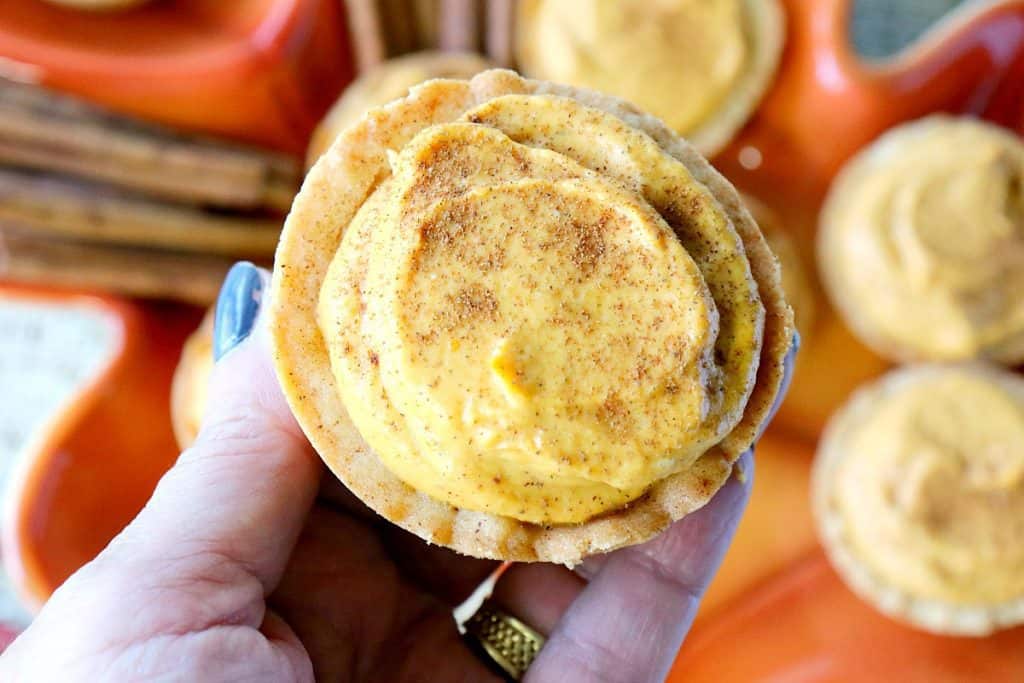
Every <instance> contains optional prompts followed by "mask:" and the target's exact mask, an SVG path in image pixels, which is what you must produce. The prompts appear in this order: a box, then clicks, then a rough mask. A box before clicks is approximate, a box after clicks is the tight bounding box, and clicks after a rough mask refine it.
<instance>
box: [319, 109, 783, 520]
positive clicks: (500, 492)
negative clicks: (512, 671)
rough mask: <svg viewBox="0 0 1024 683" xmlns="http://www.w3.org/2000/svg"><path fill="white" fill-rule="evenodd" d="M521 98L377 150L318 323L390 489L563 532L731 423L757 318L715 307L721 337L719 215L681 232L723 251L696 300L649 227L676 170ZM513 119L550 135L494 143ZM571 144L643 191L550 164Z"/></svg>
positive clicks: (730, 285) (729, 281)
mask: <svg viewBox="0 0 1024 683" xmlns="http://www.w3.org/2000/svg"><path fill="white" fill-rule="evenodd" d="M529 99H530V101H529V102H528V101H527V98H525V97H523V96H514V95H510V96H506V97H503V98H498V99H495V100H492V101H491V102H489V103H487V104H486V105H483V106H482V107H481V108H480V110H479V111H476V110H471V111H470V112H468V113H467V114H466V115H465V116H464V117H463V119H464V120H463V121H461V122H453V123H447V124H440V125H435V126H432V127H429V128H426V129H425V130H423V131H422V132H421V133H419V134H418V135H417V136H416V137H415V138H413V140H412V141H411V142H410V143H409V144H407V145H406V146H405V147H404V148H403V149H402V150H401V151H400V152H397V153H394V154H392V156H391V159H390V164H391V177H390V178H389V179H388V180H387V181H385V182H383V183H381V184H380V185H379V186H378V187H377V189H376V190H375V191H374V193H373V194H372V196H371V197H370V198H369V199H368V200H367V201H366V202H365V203H364V204H363V206H362V207H361V209H360V210H359V211H358V213H357V214H356V216H355V218H354V220H353V221H352V223H351V224H350V225H349V227H348V230H347V231H346V233H345V235H344V238H343V239H342V242H341V246H340V248H339V249H338V251H337V252H336V254H335V256H334V259H333V261H332V263H331V265H330V267H329V269H328V272H327V276H326V278H325V279H324V282H323V285H322V288H321V292H320V298H319V301H318V304H317V321H318V324H319V326H320V328H321V331H322V333H323V336H324V339H325V340H326V343H327V346H328V353H329V356H330V360H331V367H332V371H333V374H334V376H335V379H336V382H337V386H338V388H339V391H340V394H341V398H342V400H343V402H344V404H345V407H346V410H347V411H348V413H349V416H350V417H351V419H352V420H353V423H354V424H355V426H356V427H357V428H358V429H359V431H360V433H361V434H362V435H363V437H364V438H365V439H366V440H367V442H368V443H369V444H370V446H371V447H372V448H373V449H374V450H375V452H376V453H377V454H378V456H379V457H380V458H381V459H382V460H383V462H384V463H385V465H386V466H387V467H388V468H389V469H391V470H392V471H393V472H394V473H395V474H396V475H397V476H398V477H399V478H401V479H402V480H403V481H405V482H406V483H408V484H409V485H410V486H412V487H414V488H415V489H417V490H420V491H423V492H425V493H428V494H429V495H431V496H433V497H435V498H438V499H440V500H444V501H446V502H448V503H450V504H452V505H454V506H459V507H465V508H469V509H474V510H480V511H484V512H489V513H492V514H497V515H503V516H508V517H513V518H515V519H520V520H524V521H529V522H537V523H572V522H581V521H584V520H587V519H589V518H591V517H593V516H595V515H597V514H600V513H602V512H605V511H608V510H613V509H616V508H619V507H621V506H622V505H624V504H625V503H627V502H629V501H631V500H633V499H635V498H637V497H639V496H640V495H642V494H643V492H644V491H645V490H646V489H647V488H649V487H650V485H651V484H652V483H654V482H655V481H658V480H660V479H663V478H664V477H666V476H669V475H671V474H673V473H675V472H678V471H680V470H682V469H685V468H686V467H687V466H689V465H690V464H692V463H693V462H694V461H695V460H696V459H697V458H698V457H699V456H701V455H702V454H703V453H704V452H706V451H707V450H708V449H709V448H711V447H712V446H713V445H715V444H716V443H717V442H719V441H721V440H722V438H723V436H725V434H726V433H728V432H729V431H731V430H732V429H733V427H735V425H736V423H737V422H738V421H739V418H740V417H741V414H742V405H743V403H744V402H745V400H746V398H747V397H748V396H749V392H750V390H751V388H752V385H753V380H754V372H755V371H756V367H757V354H756V351H757V343H756V342H757V327H758V325H759V324H760V322H761V319H762V318H763V308H762V307H761V306H760V304H758V303H756V302H748V304H747V305H746V306H744V305H742V304H741V305H739V306H737V308H738V309H739V310H732V307H727V310H726V314H725V316H724V317H725V323H726V325H725V329H724V330H720V324H719V322H720V321H719V308H718V305H717V304H716V299H715V298H714V297H713V291H712V290H713V288H714V289H716V290H718V292H719V294H721V293H723V292H728V293H730V294H731V293H732V292H733V291H735V288H742V287H744V285H746V288H747V289H748V290H749V288H750V284H752V283H751V282H750V275H749V268H748V267H747V266H746V265H745V264H744V262H743V259H742V257H743V252H742V248H740V247H739V241H738V237H737V235H736V234H735V231H734V230H733V229H732V226H731V225H730V224H729V222H728V220H727V219H726V218H725V217H724V215H723V214H722V213H721V211H720V210H719V211H711V212H709V213H708V214H707V215H706V216H698V217H697V220H696V221H695V224H698V225H699V227H698V228H697V229H695V230H694V231H693V233H692V234H693V238H692V239H693V241H694V242H695V243H700V242H701V238H702V237H703V236H707V237H708V238H709V239H710V238H712V237H713V238H714V240H715V242H714V243H722V242H723V241H724V242H725V243H726V244H730V245H731V246H732V247H733V251H732V253H731V254H730V253H729V250H728V249H726V250H724V253H719V252H717V251H716V250H712V249H708V248H701V247H700V245H698V248H696V249H695V250H694V251H695V253H696V254H697V255H698V257H699V259H700V261H702V262H703V265H705V267H709V266H710V268H708V270H709V272H710V273H712V274H717V275H719V276H720V277H718V278H717V279H716V280H715V281H714V282H713V283H710V284H709V282H708V281H706V280H705V276H706V273H703V272H702V270H701V267H700V264H699V263H698V261H697V260H695V258H694V256H693V254H691V253H690V252H688V251H687V249H685V248H684V245H683V242H682V241H681V240H680V239H678V238H677V237H676V235H675V233H674V232H673V230H672V228H671V227H670V226H669V225H668V223H666V221H665V219H664V218H663V216H662V215H661V214H660V213H659V212H658V210H656V208H655V206H657V205H658V204H659V203H660V202H659V201H658V200H662V201H665V199H666V196H667V193H666V190H674V189H678V187H679V186H687V185H694V186H695V184H694V183H693V180H692V178H690V177H689V173H688V172H687V171H686V169H685V167H684V166H683V165H682V164H681V163H679V162H677V161H675V160H673V159H671V158H670V157H668V156H667V155H665V154H664V153H662V152H661V151H660V150H659V149H658V148H657V147H656V146H655V145H654V143H653V141H651V140H649V139H646V140H645V139H643V137H642V136H641V135H639V134H637V133H636V132H635V131H630V130H629V129H628V128H627V127H626V126H624V125H623V124H622V123H621V122H619V121H618V120H617V119H614V118H613V117H611V116H610V115H608V114H604V113H603V112H600V111H598V110H588V108H586V107H583V106H582V105H580V104H578V103H576V102H574V101H572V100H568V99H565V98H556V97H550V96H549V97H532V98H529ZM526 109H528V110H529V111H530V113H532V115H533V117H534V118H535V119H536V120H540V119H541V117H542V116H543V120H547V121H549V122H552V121H553V122H554V123H555V124H556V125H552V126H551V127H550V128H547V129H546V132H545V130H544V129H540V128H532V129H531V131H532V135H531V136H530V137H529V141H530V142H531V143H534V144H537V147H533V146H528V145H525V144H522V143H519V142H515V141H514V140H513V139H512V138H511V137H510V136H509V135H508V134H506V132H505V131H503V130H501V123H502V121H503V120H504V119H505V118H506V117H507V118H509V119H514V120H516V121H523V120H529V119H523V118H521V116H522V114H524V113H525V111H526ZM472 121H487V122H488V123H489V124H492V125H496V126H497V127H491V125H483V124H482V123H471V122H472ZM509 128H510V131H508V132H509V133H510V134H511V135H514V136H518V137H520V138H526V137H527V136H524V135H523V131H522V130H519V129H518V128H517V127H516V126H509ZM545 136H551V139H546V140H540V139H538V138H543V137H545ZM584 136H586V137H590V138H592V139H596V140H599V141H600V142H601V144H604V145H615V146H616V147H617V148H618V149H621V150H625V152H624V153H625V154H627V155H631V156H632V157H633V159H631V161H637V162H649V161H653V162H655V163H653V165H649V166H646V170H645V171H644V172H643V174H642V175H644V176H645V177H644V178H643V181H644V185H638V184H637V183H635V182H634V183H633V185H634V187H633V188H627V187H624V186H623V185H622V184H621V183H618V182H615V181H614V179H610V178H608V177H606V176H605V175H603V174H601V173H599V172H597V171H594V170H590V169H588V168H586V167H585V166H584V165H582V164H580V163H579V162H578V161H576V160H574V159H572V158H570V157H569V156H566V155H564V154H562V153H559V151H557V149H558V148H559V147H560V146H563V145H564V146H566V148H567V149H575V147H574V145H575V144H576V143H578V142H581V141H582V139H583V137H584ZM541 142H543V143H545V144H538V143H541ZM584 149H586V148H584ZM584 154H586V152H584ZM648 182H649V185H647V183H648ZM645 194H646V195H647V196H649V197H650V198H651V201H648V197H647V196H645ZM652 203H653V205H652ZM723 237H724V240H723ZM703 244H713V242H710V241H708V242H704V243H703ZM716 268H717V270H716ZM353 321H356V323H355V324H353ZM722 332H725V334H724V335H723V334H722ZM716 351H718V353H719V355H718V358H717V359H716ZM723 353H724V354H726V355H725V356H724V357H723V356H722V354H723ZM726 366H729V367H726ZM455 368H457V371H455V370H453V369H455ZM726 369H727V370H730V371H731V370H739V373H738V375H737V374H735V373H731V372H725V371H724V370H726Z"/></svg>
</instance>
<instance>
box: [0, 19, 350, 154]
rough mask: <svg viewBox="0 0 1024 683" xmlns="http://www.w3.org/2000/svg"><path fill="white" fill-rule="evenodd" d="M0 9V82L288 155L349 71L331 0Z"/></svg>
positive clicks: (341, 26) (301, 145) (301, 148)
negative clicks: (31, 84)
mask: <svg viewBox="0 0 1024 683" xmlns="http://www.w3.org/2000/svg"><path fill="white" fill-rule="evenodd" d="M0 5H2V10H0V74H4V73H7V74H9V75H13V76H15V77H17V78H20V79H25V80H31V81H38V82H41V83H42V84H44V85H46V86H49V87H52V88H55V89H58V90H63V91H66V92H69V93H73V94H75V95H79V96H81V97H84V98H86V99H89V100H91V101H93V102H95V103H97V104H100V105H103V106H105V107H108V108H110V109H113V110H115V111H120V112H123V113H125V114H130V115H134V116H138V117H140V118H144V119H148V120H151V121H155V122H158V123H164V124H167V125H170V126H174V127H177V128H186V129H190V130H194V131H198V132H203V133H210V134H213V135H223V136H227V137H232V138H237V139H240V140H245V141H249V142H254V143H259V144H264V145H269V146H273V147H276V148H279V149H282V150H285V151H288V152H291V153H293V154H296V155H302V154H304V153H305V148H306V143H307V141H308V139H309V135H310V134H311V133H312V130H313V127H314V126H315V125H316V124H317V122H318V121H319V120H320V118H321V117H322V116H323V114H324V113H325V112H326V111H327V109H328V108H329V107H330V105H331V104H332V103H333V102H334V100H335V98H336V97H337V95H338V93H339V92H340V90H341V89H342V88H343V87H344V86H345V85H346V84H347V83H348V82H349V81H350V80H351V78H352V74H353V63H352V57H351V54H350V47H349V41H348V34H347V31H346V27H345V21H344V12H343V11H342V5H343V3H341V2H340V1H339V0H153V2H152V3H151V4H147V5H144V6H142V7H139V8H137V9H130V10H125V11H119V12H85V11H81V10H74V9H69V8H66V7H59V6H56V5H53V4H50V3H48V2H45V1H44V0H3V2H2V3H0Z"/></svg>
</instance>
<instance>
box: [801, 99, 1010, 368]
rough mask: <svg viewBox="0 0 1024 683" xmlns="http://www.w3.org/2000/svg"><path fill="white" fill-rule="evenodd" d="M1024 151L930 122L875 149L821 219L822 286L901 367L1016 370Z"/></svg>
mask: <svg viewBox="0 0 1024 683" xmlns="http://www.w3.org/2000/svg"><path fill="white" fill-rule="evenodd" d="M1022 188H1024V144H1022V143H1021V142H1020V140H1019V139H1017V138H1016V137H1015V136H1014V135H1013V134H1012V133H1010V132H1008V131H1004V130H1002V129H1000V128H998V127H996V126H994V125H992V124H988V123H983V122H979V121H975V120H972V119H966V118H964V119H955V118H951V117H946V116H933V117H929V118H926V119H922V120H921V121H918V122H914V123H911V124H908V125H905V126H903V127H901V128H898V129H896V130H894V131H893V132H890V133H888V134H886V135H885V136H883V137H882V138H880V140H879V141H878V142H876V143H875V144H874V145H873V146H872V147H870V148H868V150H867V151H866V152H864V153H862V154H861V155H860V156H859V157H858V158H857V159H856V160H855V161H854V162H853V163H851V164H850V166H849V167H848V168H847V169H846V170H845V171H844V172H843V173H842V174H841V175H840V177H839V179H838V180H837V182H836V184H835V185H834V187H833V189H832V191H831V192H830V196H829V200H828V202H827V204H826V207H825V210H824V214H823V216H824V218H823V223H822V227H823V229H822V233H821V242H820V245H819V246H820V249H819V252H820V258H821V261H822V271H823V273H824V275H825V279H826V284H828V285H829V288H830V291H831V293H832V294H833V296H834V298H835V299H836V301H837V303H838V304H839V306H840V308H841V309H842V310H843V312H844V313H845V314H846V317H847V318H848V319H849V321H850V323H851V325H852V326H853V327H854V328H855V329H856V330H857V331H858V332H860V333H861V334H862V336H864V337H865V339H866V340H867V341H869V342H871V343H872V345H874V346H876V347H878V348H879V349H880V350H882V351H884V352H886V354H887V355H890V356H894V357H897V358H900V359H904V358H915V359H916V358H923V359H934V360H954V359H968V358H977V357H984V358H991V359H994V360H998V361H1000V362H1005V363H1016V362H1019V361H1021V360H1024V189H1022Z"/></svg>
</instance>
